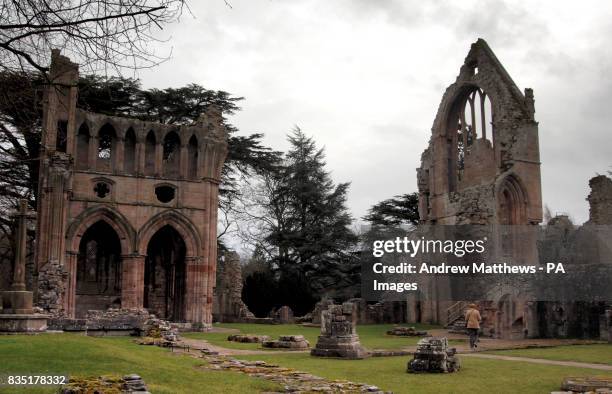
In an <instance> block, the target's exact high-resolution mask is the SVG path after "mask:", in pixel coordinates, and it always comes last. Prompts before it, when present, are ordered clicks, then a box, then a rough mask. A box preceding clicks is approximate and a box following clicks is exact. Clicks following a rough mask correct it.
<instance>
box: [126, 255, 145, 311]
mask: <svg viewBox="0 0 612 394" xmlns="http://www.w3.org/2000/svg"><path fill="white" fill-rule="evenodd" d="M121 264H122V268H123V274H122V280H121V307H122V308H139V309H140V308H142V307H143V303H144V271H145V256H142V255H122V256H121Z"/></svg>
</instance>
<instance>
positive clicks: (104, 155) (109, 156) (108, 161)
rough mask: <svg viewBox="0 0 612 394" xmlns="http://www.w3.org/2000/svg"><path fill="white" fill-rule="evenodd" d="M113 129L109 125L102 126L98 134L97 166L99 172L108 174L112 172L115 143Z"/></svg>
mask: <svg viewBox="0 0 612 394" xmlns="http://www.w3.org/2000/svg"><path fill="white" fill-rule="evenodd" d="M116 136H117V135H116V134H115V129H114V128H113V126H111V125H110V124H108V123H107V124H105V125H104V126H102V128H101V129H100V131H99V132H98V164H97V167H96V169H97V170H99V171H107V172H110V171H112V170H113V168H114V165H113V159H114V157H113V156H114V154H113V153H114V152H115V143H116Z"/></svg>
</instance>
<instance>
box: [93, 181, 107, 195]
mask: <svg viewBox="0 0 612 394" xmlns="http://www.w3.org/2000/svg"><path fill="white" fill-rule="evenodd" d="M94 193H96V196H98V197H99V198H104V197H106V196H108V194H109V193H110V186H109V185H108V184H106V183H104V182H98V183H96V186H94Z"/></svg>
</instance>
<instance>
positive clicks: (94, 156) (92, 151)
mask: <svg viewBox="0 0 612 394" xmlns="http://www.w3.org/2000/svg"><path fill="white" fill-rule="evenodd" d="M90 132H91V130H90ZM88 156H89V157H88V159H89V160H88V167H89V170H94V171H95V170H96V167H97V165H98V136H96V135H93V134H90V136H89V155H88Z"/></svg>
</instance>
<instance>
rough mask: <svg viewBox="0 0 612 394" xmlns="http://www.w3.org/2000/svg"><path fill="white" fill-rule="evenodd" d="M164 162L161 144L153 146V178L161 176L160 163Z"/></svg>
mask: <svg viewBox="0 0 612 394" xmlns="http://www.w3.org/2000/svg"><path fill="white" fill-rule="evenodd" d="M163 161H164V148H163V146H162V144H161V143H157V144H155V176H160V175H162V162H163Z"/></svg>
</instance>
